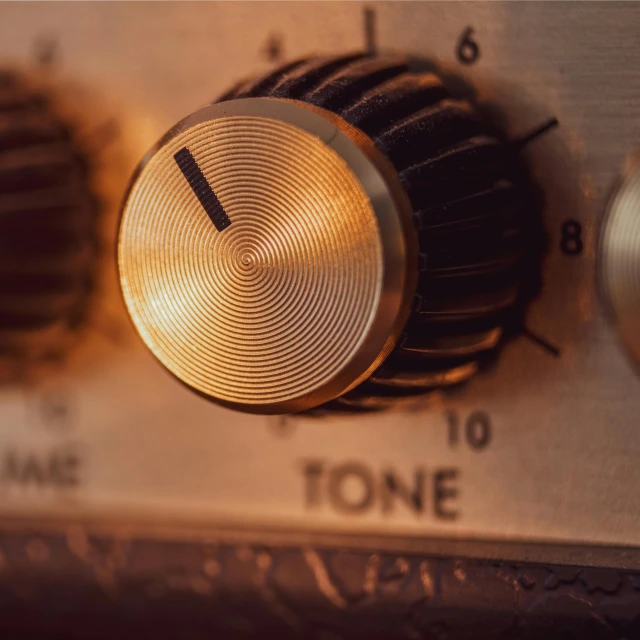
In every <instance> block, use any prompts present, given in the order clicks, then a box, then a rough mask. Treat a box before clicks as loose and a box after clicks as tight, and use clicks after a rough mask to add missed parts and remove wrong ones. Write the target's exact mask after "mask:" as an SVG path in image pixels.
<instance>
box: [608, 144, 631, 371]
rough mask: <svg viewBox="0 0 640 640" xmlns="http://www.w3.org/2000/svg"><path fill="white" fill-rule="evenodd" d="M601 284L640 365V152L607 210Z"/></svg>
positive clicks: (613, 195) (628, 163)
mask: <svg viewBox="0 0 640 640" xmlns="http://www.w3.org/2000/svg"><path fill="white" fill-rule="evenodd" d="M600 284H601V289H602V292H603V295H604V298H605V304H606V306H607V308H608V310H609V313H610V315H611V317H612V318H613V321H614V322H615V324H616V327H617V329H618V332H619V334H620V336H621V338H622V341H623V342H624V344H625V346H626V348H627V350H628V352H629V353H630V355H631V357H632V358H633V360H634V362H635V364H636V365H638V366H640V151H636V152H634V153H632V154H631V155H630V156H629V158H628V159H627V162H626V165H625V167H624V170H623V172H622V175H621V177H620V180H619V181H618V184H617V185H616V187H615V189H614V191H613V193H612V195H611V198H610V200H609V205H608V207H607V211H606V213H605V218H604V222H603V227H602V233H601V238H600Z"/></svg>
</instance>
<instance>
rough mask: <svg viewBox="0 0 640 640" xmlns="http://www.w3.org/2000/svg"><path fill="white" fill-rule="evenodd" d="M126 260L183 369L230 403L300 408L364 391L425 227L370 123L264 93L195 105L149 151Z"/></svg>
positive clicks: (159, 339)
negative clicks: (416, 221) (367, 130)
mask: <svg viewBox="0 0 640 640" xmlns="http://www.w3.org/2000/svg"><path fill="white" fill-rule="evenodd" d="M118 264H119V270H120V278H121V283H122V289H123V293H124V299H125V302H126V304H127V307H128V309H129V312H130V315H131V317H132V319H133V322H134V324H135V326H136V328H137V330H138V332H139V333H140V335H141V337H142V339H143V340H144V341H145V343H146V344H147V346H148V347H149V348H150V349H151V351H152V352H153V353H154V354H155V356H156V357H157V358H158V359H159V360H160V362H162V364H163V365H164V366H165V367H166V368H167V369H168V370H169V371H170V372H171V373H172V374H174V375H175V376H176V377H178V378H179V379H180V380H182V381H183V382H184V383H185V384H187V385H188V386H189V387H191V388H193V389H194V390H195V391H197V392H199V393H201V394H203V395H205V396H206V397H208V398H210V399H212V400H214V401H216V402H218V403H220V404H222V405H224V406H227V407H231V408H235V409H240V410H243V411H248V412H253V413H287V412H297V411H302V410H306V409H310V408H312V407H315V406H318V405H320V404H323V403H325V402H327V401H330V400H332V399H333V398H336V397H337V396H339V395H341V394H343V393H345V392H346V391H348V390H349V389H352V388H353V387H355V386H356V385H358V384H359V383H360V382H361V381H363V380H365V379H366V378H367V377H368V376H369V375H370V374H371V373H372V372H373V371H374V370H375V369H376V368H377V367H378V366H379V365H380V364H381V363H382V361H383V360H384V359H385V357H386V356H387V355H388V354H389V353H390V351H391V350H392V349H393V347H394V345H395V344H396V342H397V340H398V337H399V335H400V332H401V331H402V329H403V327H404V325H405V323H406V320H407V318H408V315H409V311H410V305H411V301H412V299H413V294H414V291H415V286H416V280H417V237H416V232H415V230H414V228H413V225H412V221H411V205H410V203H409V200H408V198H407V195H406V194H405V192H404V190H403V188H402V186H401V184H400V180H399V178H398V176H397V173H396V171H395V170H394V168H393V167H392V165H391V164H390V162H389V161H388V160H387V159H386V158H385V157H384V156H383V155H382V154H381V153H380V152H379V151H378V150H377V149H376V148H375V146H374V144H373V142H372V141H371V140H370V139H369V138H368V137H367V136H366V135H365V134H363V133H362V132H361V131H360V130H359V129H356V128H354V127H353V126H351V125H349V124H348V123H347V122H346V121H345V120H343V119H342V118H341V117H340V116H338V115H335V114H334V113H331V112H329V111H326V110H324V109H320V108H317V107H314V106H312V105H310V104H306V103H303V102H298V101H293V100H283V99H273V98H249V99H240V100H232V101H228V102H223V103H220V104H215V105H212V106H209V107H206V108H205V109H202V110H201V111H198V112H196V113H194V114H192V115H191V116H189V117H188V118H186V119H185V120H183V121H182V122H180V123H179V124H178V125H176V126H175V127H174V128H173V129H172V130H171V131H169V132H168V134H167V135H166V136H165V137H164V138H163V139H162V140H161V141H160V142H159V143H158V145H157V146H156V147H155V148H154V149H153V150H152V152H150V153H149V154H148V155H147V157H146V159H145V160H144V161H143V163H142V165H141V166H140V168H139V169H138V171H137V173H136V175H135V177H134V180H133V181H132V185H131V187H130V190H129V193H128V195H127V197H126V199H125V204H124V207H123V212H122V220H121V227H120V233H119V243H118Z"/></svg>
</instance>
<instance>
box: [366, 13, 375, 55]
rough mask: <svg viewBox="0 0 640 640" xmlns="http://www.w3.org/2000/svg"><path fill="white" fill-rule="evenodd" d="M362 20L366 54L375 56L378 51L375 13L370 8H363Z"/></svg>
mask: <svg viewBox="0 0 640 640" xmlns="http://www.w3.org/2000/svg"><path fill="white" fill-rule="evenodd" d="M363 18H364V47H365V50H366V52H367V53H369V54H371V55H375V54H376V53H377V51H378V43H377V39H376V35H377V34H376V12H375V10H374V9H373V8H372V7H365V8H364V12H363Z"/></svg>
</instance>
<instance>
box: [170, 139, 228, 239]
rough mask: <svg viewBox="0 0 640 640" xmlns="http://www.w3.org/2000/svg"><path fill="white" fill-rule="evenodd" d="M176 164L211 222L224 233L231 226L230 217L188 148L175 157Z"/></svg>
mask: <svg viewBox="0 0 640 640" xmlns="http://www.w3.org/2000/svg"><path fill="white" fill-rule="evenodd" d="M173 158H174V160H175V161H176V164H177V165H178V167H179V168H180V171H182V175H183V176H184V177H185V178H186V179H187V182H188V183H189V186H190V187H191V189H192V190H193V193H195V194H196V197H197V198H198V200H199V201H200V204H201V205H202V208H203V209H204V210H205V211H206V212H207V215H208V216H209V218H211V222H213V224H214V226H215V228H216V229H217V230H218V231H224V230H225V229H226V228H227V227H228V226H229V225H230V224H231V220H229V216H228V215H227V214H226V212H225V210H224V209H223V207H222V205H221V204H220V200H218V196H217V195H216V194H215V193H214V192H213V189H212V188H211V186H210V185H209V183H208V182H207V179H206V178H205V177H204V173H202V170H201V169H200V167H199V166H198V163H197V162H196V159H195V158H194V157H193V156H192V155H191V152H190V151H189V149H187V148H186V147H183V148H182V149H180V151H178V152H177V153H175V154H174V156H173Z"/></svg>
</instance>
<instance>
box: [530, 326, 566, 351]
mask: <svg viewBox="0 0 640 640" xmlns="http://www.w3.org/2000/svg"><path fill="white" fill-rule="evenodd" d="M522 335H523V336H524V337H525V338H528V339H529V340H531V342H533V343H534V344H537V345H538V346H539V347H541V348H542V349H544V350H545V351H546V352H547V353H550V354H551V355H552V356H553V357H554V358H559V357H560V349H558V347H556V346H555V345H553V344H551V343H550V342H548V341H547V340H545V339H544V338H542V337H540V336H539V335H538V334H536V333H534V332H533V331H531V329H527V327H524V328H523V329H522Z"/></svg>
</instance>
